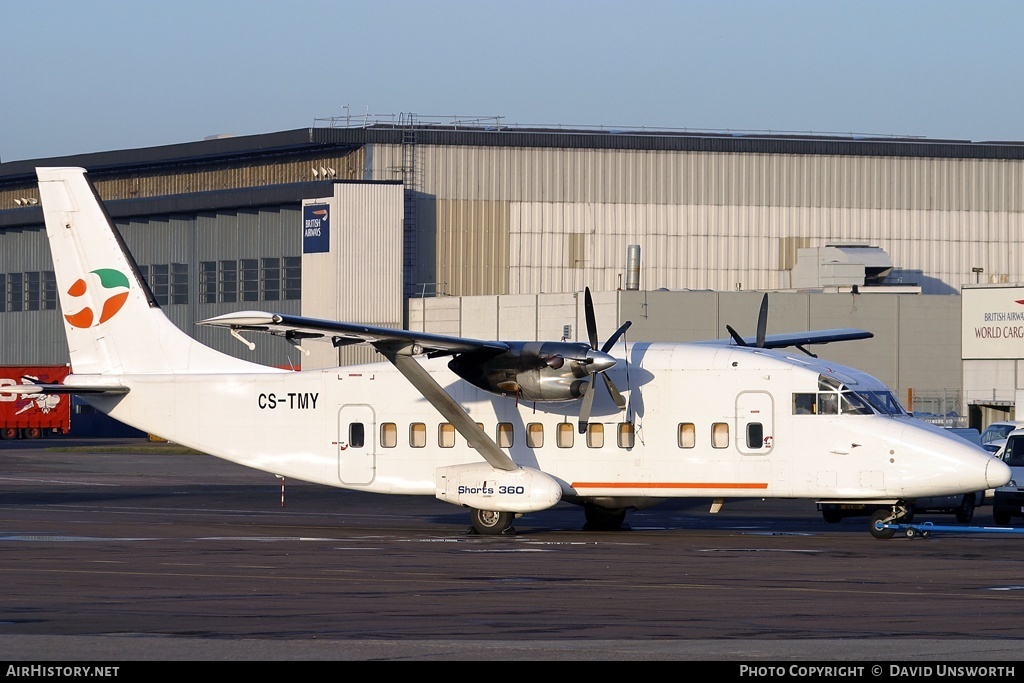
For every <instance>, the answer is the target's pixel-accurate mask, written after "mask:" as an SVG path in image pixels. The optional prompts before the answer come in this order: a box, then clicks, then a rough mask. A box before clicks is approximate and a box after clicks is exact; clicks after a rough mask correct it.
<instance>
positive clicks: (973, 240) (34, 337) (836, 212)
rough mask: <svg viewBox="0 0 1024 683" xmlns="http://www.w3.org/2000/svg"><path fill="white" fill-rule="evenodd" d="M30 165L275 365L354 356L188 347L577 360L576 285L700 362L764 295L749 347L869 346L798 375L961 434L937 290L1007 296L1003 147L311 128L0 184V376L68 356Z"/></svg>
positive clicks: (494, 126)
mask: <svg viewBox="0 0 1024 683" xmlns="http://www.w3.org/2000/svg"><path fill="white" fill-rule="evenodd" d="M36 166H83V167H85V168H87V169H88V170H89V171H90V177H91V178H92V180H93V182H94V183H95V184H96V186H97V190H98V192H99V194H100V195H101V197H102V198H103V199H104V201H105V202H106V205H107V208H108V211H109V212H110V214H111V216H112V218H113V219H114V221H115V223H116V224H117V225H118V227H119V229H120V230H121V231H122V233H123V234H124V237H125V239H126V242H127V243H128V245H129V247H130V248H131V250H132V251H133V253H134V254H135V256H136V259H137V261H138V262H139V264H140V266H141V268H142V270H143V273H144V274H145V275H146V277H147V279H148V281H149V283H150V285H151V287H152V289H153V290H154V292H155V293H156V295H157V297H158V298H159V299H160V301H161V303H162V304H163V305H164V306H165V309H166V311H167V312H168V315H169V316H170V317H171V318H172V320H174V322H175V323H177V324H178V325H179V326H181V327H182V328H183V329H186V330H187V331H188V332H189V333H190V334H193V335H194V336H196V337H197V338H198V339H200V340H201V341H203V342H204V343H207V344H209V345H211V346H214V347H215V348H218V349H221V350H224V351H227V352H229V353H232V354H234V355H240V356H243V357H249V358H252V359H254V360H257V361H259V362H263V363H268V364H273V365H291V366H297V365H299V364H300V363H301V364H304V365H305V366H306V367H313V366H325V365H328V364H333V363H337V362H342V363H346V362H353V361H357V360H366V359H369V358H370V357H371V356H370V354H369V352H368V351H366V350H353V349H342V350H340V351H337V352H335V351H333V350H322V351H317V352H314V353H313V354H312V355H310V356H304V355H303V354H302V353H301V351H299V350H297V349H295V348H293V347H292V346H290V345H288V344H287V343H285V342H284V341H282V340H277V339H273V340H257V341H258V342H260V343H258V345H257V349H256V350H255V351H253V352H250V351H249V350H248V349H247V348H245V347H244V346H242V345H240V344H239V343H238V342H237V341H235V340H233V339H231V338H230V337H229V336H228V335H227V334H226V333H223V331H219V332H218V331H217V330H210V329H205V328H196V327H195V326H194V325H193V323H194V322H195V321H197V320H201V319H203V318H207V317H211V316H214V315H218V314H220V313H226V312H230V311H235V310H239V309H243V308H244V309H261V310H268V309H269V310H276V311H281V312H284V313H296V314H303V315H309V316H314V317H321V318H336V319H343V320H352V321H357V322H366V323H371V324H383V325H391V326H397V327H401V326H416V327H419V328H423V329H428V330H431V331H439V332H454V333H457V334H464V335H466V336H502V337H504V338H511V337H515V338H533V337H539V338H553V337H554V338H559V337H561V336H563V335H565V334H568V336H571V337H574V338H583V337H585V335H586V332H585V327H584V326H583V325H582V324H581V323H582V312H581V303H580V302H579V300H578V299H579V297H577V296H576V295H577V294H578V293H579V292H581V291H582V290H583V288H584V287H585V286H589V287H590V288H591V289H592V290H594V291H595V295H596V299H597V301H598V310H599V316H600V318H599V327H600V328H601V329H602V330H607V331H608V332H609V333H610V331H611V330H614V329H615V327H616V326H617V323H618V322H619V321H621V320H625V319H632V320H634V328H633V329H632V330H631V332H630V334H631V335H632V338H633V339H635V340H639V339H676V340H687V339H706V338H720V337H724V336H726V333H725V324H726V323H729V324H732V325H733V327H736V328H737V329H739V330H741V331H744V330H746V333H747V334H752V333H753V329H754V325H755V323H756V314H757V308H758V306H759V303H760V294H757V293H756V292H762V291H772V292H773V294H772V297H771V298H772V303H771V313H770V318H769V332H772V331H783V330H795V329H815V328H821V327H865V328H867V329H870V330H872V331H873V332H874V333H875V338H874V339H872V340H870V341H866V342H855V343H849V344H839V345H833V347H823V348H821V349H816V351H817V352H819V353H820V354H821V355H823V356H825V357H828V358H834V359H836V360H837V361H838V362H845V363H849V364H851V365H855V366H857V367H861V368H863V369H865V370H867V371H869V372H871V373H873V374H875V375H877V376H879V377H880V378H881V379H883V380H884V381H886V382H887V383H888V384H889V385H890V386H892V387H893V389H894V390H896V391H897V393H898V395H900V396H901V398H903V399H904V400H905V401H906V402H908V407H910V408H914V409H916V410H919V411H920V410H926V411H928V412H948V410H949V407H950V406H952V409H953V410H957V411H962V410H965V409H966V408H967V407H968V403H970V404H971V405H973V406H974V407H975V409H976V410H980V409H981V408H982V407H984V406H986V405H987V404H986V403H985V399H984V398H981V399H978V401H970V402H969V401H967V400H965V399H964V398H963V396H964V395H974V396H982V393H978V392H971V391H965V389H967V388H965V387H964V373H963V364H962V355H961V335H960V332H961V306H960V302H961V297H960V296H959V294H960V291H961V288H962V287H964V286H965V285H970V284H978V283H1015V282H1024V272H1022V270H1024V254H1022V253H1021V249H1022V247H1021V239H1020V235H1021V234H1022V227H1024V226H1022V203H1024V192H1022V188H1024V184H1022V183H1024V144H1021V143H1012V142H970V141H960V140H928V139H918V138H883V137H857V136H837V135H814V134H806V135H794V134H784V135H783V134H767V133H750V134H738V133H734V134H730V133H724V132H703V131H678V130H676V131H666V130H649V129H647V130H608V129H593V128H574V129H563V128H543V129H541V128H525V127H509V126H504V125H502V123H501V118H500V117H494V118H493V119H473V120H460V119H457V118H451V119H434V118H431V117H417V116H415V115H401V116H398V117H392V118H391V119H390V120H376V121H360V122H359V123H358V125H352V122H351V121H346V120H340V119H335V120H326V121H318V122H315V124H314V126H313V127H312V128H308V129H299V130H291V131H282V132H276V133H268V134H263V135H252V136H241V137H230V136H227V137H225V136H217V137H213V138H209V139H206V140H202V141H197V142H190V143H184V144H178V145H169V146H162V147H151V148H142V149H133V150H120V151H111V152H100V153H94V154H85V155H77V156H69V157H61V158H56V159H38V160H28V161H16V162H8V163H3V164H0V334H2V335H3V339H4V342H5V343H4V345H3V348H2V350H0V363H4V364H6V363H25V364H27V363H59V362H63V361H64V359H65V358H66V353H67V352H66V349H65V347H64V340H63V333H62V331H61V327H60V318H59V312H58V311H57V294H56V283H55V282H54V280H53V274H52V265H51V263H50V257H49V252H48V249H47V248H46V244H45V237H44V234H43V230H42V214H41V210H40V209H39V207H38V205H37V203H38V192H37V190H36V188H35V177H34V168H35V167H36ZM318 217H329V220H328V222H327V224H326V226H324V228H325V229H324V230H323V232H322V233H321V235H320V236H319V237H320V239H319V240H318V239H317V235H313V234H311V233H307V231H306V230H305V227H304V226H309V225H313V223H311V221H317V220H318ZM319 227H320V225H319V224H318V223H317V228H319ZM314 232H315V230H314ZM324 233H327V235H328V236H327V237H324V236H323V234H324ZM335 354H337V355H335ZM1021 356H1024V354H1021ZM1018 374H1020V373H1018ZM972 376H973V375H972ZM940 403H941V407H940V406H939V404H940ZM997 409H1000V410H1005V409H1006V406H1005V405H1001V406H998V408H997Z"/></svg>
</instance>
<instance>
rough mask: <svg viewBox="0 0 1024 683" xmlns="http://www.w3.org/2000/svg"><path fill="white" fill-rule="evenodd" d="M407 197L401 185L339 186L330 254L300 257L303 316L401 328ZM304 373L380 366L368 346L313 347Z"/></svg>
mask: <svg viewBox="0 0 1024 683" xmlns="http://www.w3.org/2000/svg"><path fill="white" fill-rule="evenodd" d="M403 198H404V194H403V189H402V186H401V185H398V184H372V185H371V184H360V183H338V184H336V185H335V186H334V196H333V197H331V198H324V199H318V200H308V202H307V203H311V204H312V203H327V202H329V205H330V206H331V209H330V210H331V218H330V221H331V228H330V229H331V239H330V251H329V252H324V253H310V254H303V256H302V271H303V274H302V315H305V316H308V317H311V318H321V319H325V320H344V321H346V322H360V323H366V324H368V325H379V326H383V327H396V328H401V327H403V325H404V317H405V306H404V299H403V290H402V256H403V254H402V244H403V216H404V201H403ZM309 349H310V352H311V353H310V356H308V357H307V358H305V359H304V360H303V364H302V367H303V368H304V369H311V368H318V367H333V366H335V365H338V364H339V363H340V364H342V365H350V364H353V363H360V362H369V361H372V360H377V359H378V358H379V357H378V356H377V355H376V352H375V351H374V350H373V349H372V348H371V347H368V346H366V345H360V346H347V347H341V348H340V349H337V350H335V349H333V348H331V347H330V346H329V345H327V344H315V345H314V344H310V345H309Z"/></svg>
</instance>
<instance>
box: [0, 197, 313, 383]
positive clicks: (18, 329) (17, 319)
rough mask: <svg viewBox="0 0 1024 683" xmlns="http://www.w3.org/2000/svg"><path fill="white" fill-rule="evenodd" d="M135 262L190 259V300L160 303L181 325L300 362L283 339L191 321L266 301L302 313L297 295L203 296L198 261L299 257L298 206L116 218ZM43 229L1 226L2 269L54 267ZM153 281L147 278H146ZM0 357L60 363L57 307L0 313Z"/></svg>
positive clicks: (258, 357) (223, 346) (216, 343)
mask: <svg viewBox="0 0 1024 683" xmlns="http://www.w3.org/2000/svg"><path fill="white" fill-rule="evenodd" d="M117 227H118V230H119V231H120V232H121V234H122V235H123V236H124V239H125V242H126V243H127V245H128V248H129V250H130V251H131V252H132V254H133V255H134V256H135V260H136V262H137V263H138V264H139V265H140V266H142V267H144V268H148V267H150V266H152V265H154V264H174V263H181V264H187V265H188V303H187V304H172V303H169V304H167V305H164V306H163V309H164V311H165V312H166V314H167V316H168V317H169V318H170V319H171V320H172V321H173V322H174V323H175V324H176V325H177V326H178V327H180V328H181V329H183V330H185V331H186V332H188V333H189V334H191V335H192V336H194V337H195V338H196V339H198V340H199V341H201V342H203V343H204V344H207V345H209V346H212V347H214V348H216V349H219V350H221V351H224V352H225V353H230V354H232V355H235V356H238V357H240V358H245V359H247V360H253V361H255V362H258V363H264V364H267V365H291V364H294V365H295V366H298V365H299V361H300V359H299V355H298V353H296V352H295V350H294V349H293V348H292V347H291V346H289V345H288V344H287V343H285V342H283V341H281V340H279V339H276V338H271V337H269V336H264V337H262V338H260V339H257V340H255V341H256V342H257V346H256V350H255V351H254V352H251V351H249V350H248V349H247V348H246V347H244V346H243V345H241V344H240V343H238V342H237V341H236V340H234V339H232V338H231V337H230V336H229V335H228V334H227V333H226V332H225V331H224V330H221V329H211V328H204V327H196V326H195V322H196V321H197V320H202V319H204V318H209V317H212V316H215V315H220V314H221V313H229V312H233V311H237V310H240V309H241V308H250V309H252V308H268V309H270V310H272V311H275V312H281V313H291V314H298V313H300V303H301V302H300V300H299V299H298V298H296V299H285V298H281V299H279V300H274V301H262V300H260V301H251V302H244V303H243V302H241V301H240V300H239V301H218V302H214V303H205V302H202V301H201V299H200V292H199V272H200V271H199V264H200V262H202V261H215V262H220V261H225V260H226V261H236V262H237V261H239V260H240V259H246V258H248V259H257V258H260V257H261V256H265V255H275V256H277V255H285V256H294V257H299V256H300V254H301V248H302V247H301V213H300V211H299V208H298V207H267V208H264V209H261V210H259V211H224V212H218V213H216V214H214V213H210V214H204V215H199V216H195V217H190V216H162V217H152V218H147V219H137V220H134V221H128V222H119V223H118V224H117ZM52 263H53V262H52V260H51V258H50V253H49V246H48V244H47V242H46V233H45V231H44V230H43V228H42V227H41V226H40V227H39V228H38V229H35V230H23V231H20V230H19V231H15V230H6V231H0V273H8V272H27V271H33V270H40V271H45V270H51V271H52V270H53V266H52ZM150 282H151V283H152V277H150ZM0 338H2V339H4V343H3V344H0V364H11V363H23V364H63V363H66V362H68V351H67V342H66V341H65V336H64V329H63V323H62V320H61V317H60V313H59V311H57V310H53V311H46V310H44V311H23V312H16V313H12V312H4V313H2V314H0Z"/></svg>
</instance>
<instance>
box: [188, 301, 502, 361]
mask: <svg viewBox="0 0 1024 683" xmlns="http://www.w3.org/2000/svg"><path fill="white" fill-rule="evenodd" d="M196 325H209V326H214V327H227V328H230V329H231V330H232V331H235V332H240V331H246V330H251V331H256V332H269V333H270V334H274V335H277V336H281V337H285V338H287V339H290V340H294V341H301V340H303V339H321V338H322V339H325V340H326V341H330V342H333V343H334V345H335V346H344V345H346V344H358V343H362V342H366V343H369V344H374V345H377V344H397V345H400V346H408V347H416V348H415V351H414V353H426V354H427V355H430V356H444V355H450V354H455V353H463V352H466V351H477V350H482V349H491V350H493V351H495V352H501V351H507V350H508V349H509V345H508V344H506V343H505V342H502V341H488V340H482V339H469V338H466V337H452V336H448V335H443V334H431V333H429V332H414V331H412V330H402V329H397V328H392V327H379V326H375V325H363V324H361V323H346V322H337V321H334V320H320V319H317V318H305V317H302V316H298V315H285V314H282V313H267V312H264V311H240V312H238V313H226V314H224V315H218V316H216V317H213V318H207V319H206V320H200V321H198V322H196Z"/></svg>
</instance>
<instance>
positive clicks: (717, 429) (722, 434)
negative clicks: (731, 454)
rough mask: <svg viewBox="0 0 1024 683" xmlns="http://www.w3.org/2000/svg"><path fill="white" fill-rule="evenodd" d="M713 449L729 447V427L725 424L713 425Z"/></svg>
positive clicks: (716, 423) (717, 423)
mask: <svg viewBox="0 0 1024 683" xmlns="http://www.w3.org/2000/svg"><path fill="white" fill-rule="evenodd" d="M711 447H712V448H728V447H729V425H728V424H726V423H725V422H715V423H714V424H712V425H711Z"/></svg>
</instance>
